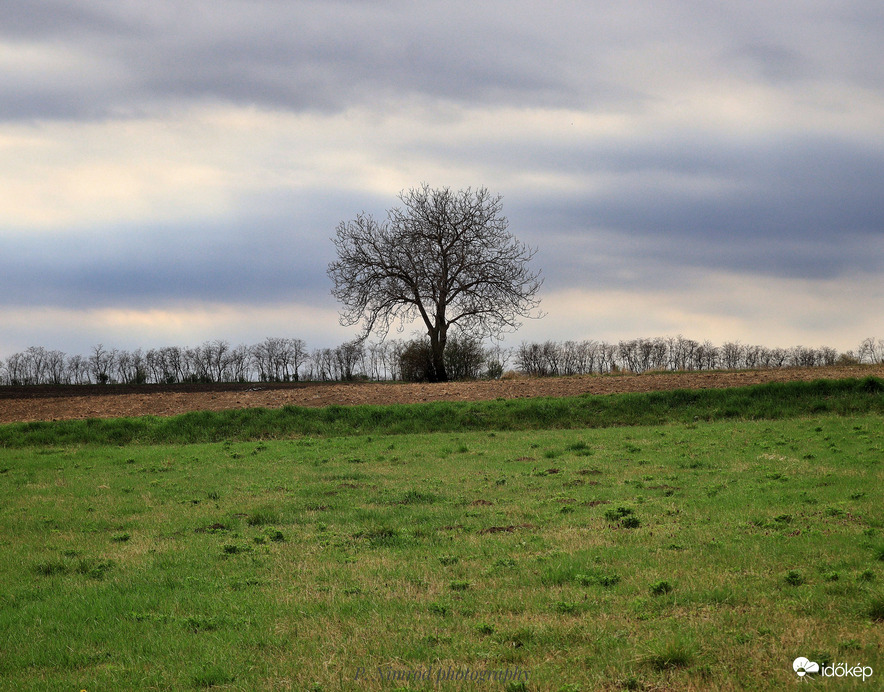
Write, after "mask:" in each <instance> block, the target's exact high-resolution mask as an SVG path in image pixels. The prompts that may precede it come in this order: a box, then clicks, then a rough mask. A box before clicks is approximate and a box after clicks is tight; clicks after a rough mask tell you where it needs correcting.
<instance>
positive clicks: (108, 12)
mask: <svg viewBox="0 0 884 692" xmlns="http://www.w3.org/2000/svg"><path fill="white" fill-rule="evenodd" d="M882 39H884V5H882V3H881V2H880V0H801V1H798V0H777V1H776V2H770V1H769V0H763V1H762V0H741V1H739V2H732V3H719V2H708V1H703V2H701V1H700V0H667V1H666V2H660V1H659V0H635V1H627V2H620V3H611V2H600V1H598V2H597V1H594V0H586V1H583V2H566V1H564V0H563V1H556V0H551V1H550V2H546V3H539V2H534V1H530V2H529V1H527V0H507V1H506V2H503V1H497V0H486V1H485V2H476V1H475V0H470V1H469V2H461V1H459V0H449V1H446V2H421V3H415V2H406V1H405V0H402V1H395V0H390V1H383V0H337V1H335V0H323V1H319V2H304V1H300V0H297V1H296V0H152V2H139V1H138V0H78V1H77V2H70V0H0V357H2V356H5V355H9V354H10V353H12V352H14V351H17V350H21V349H24V348H26V347H27V346H30V345H42V346H45V347H47V348H58V349H61V350H63V351H66V352H68V353H86V352H87V351H88V350H89V348H90V346H91V345H92V344H95V343H99V342H101V343H104V344H105V345H107V346H113V347H117V348H137V347H144V348H149V347H154V346H162V345H170V344H175V345H181V346H192V345H196V344H198V343H200V342H202V341H204V340H207V339H216V338H221V339H226V340H228V341H230V342H232V343H234V344H236V343H256V342H258V341H261V340H262V339H263V338H264V337H266V336H290V337H299V338H302V339H305V340H306V341H307V343H308V345H309V346H311V347H318V346H332V345H336V344H338V343H341V342H342V341H344V340H345V339H348V338H350V337H351V336H352V335H353V334H354V330H353V328H350V329H344V328H342V327H340V326H339V325H338V322H337V318H338V312H337V311H338V306H337V305H336V303H335V301H334V299H333V298H332V297H331V295H330V292H329V291H330V288H331V284H330V281H329V279H328V278H327V277H326V274H325V268H326V266H327V264H328V262H329V261H331V260H332V259H333V252H334V248H333V245H332V243H331V241H330V238H331V236H332V235H333V234H334V228H335V226H336V225H337V224H338V223H339V222H340V221H342V220H346V219H350V218H353V217H354V216H355V215H356V214H357V213H358V212H360V211H363V210H364V211H367V212H370V213H373V214H375V215H376V216H379V217H383V216H384V213H385V210H386V209H387V208H388V207H390V206H392V205H394V204H395V203H396V201H397V200H396V195H397V194H398V193H399V192H400V191H401V190H403V189H407V188H410V187H416V186H418V185H419V184H421V183H423V182H426V183H428V184H429V185H431V186H433V187H443V186H448V187H452V188H456V189H459V188H465V187H468V186H471V187H477V186H485V187H487V188H489V189H490V190H491V191H492V192H494V193H498V194H501V195H502V196H503V204H504V211H505V213H506V215H507V218H508V219H509V222H510V230H511V231H512V232H513V233H514V234H515V235H516V236H517V237H518V238H520V239H521V240H524V241H525V242H527V243H529V244H530V245H533V246H537V247H538V248H539V252H538V254H537V256H536V258H535V266H536V267H537V268H540V269H542V271H543V274H544V276H545V284H544V287H543V289H542V294H541V297H542V301H543V304H542V306H543V309H544V310H545V311H546V313H547V315H546V317H545V318H544V319H542V320H536V321H529V322H528V323H526V324H525V325H524V327H523V328H522V329H521V330H520V331H519V332H518V333H516V334H515V335H513V336H512V337H510V338H509V343H513V344H517V343H518V342H519V341H521V340H540V339H547V338H553V339H560V340H564V339H569V338H574V339H579V338H595V339H607V340H610V341H616V340H619V339H627V338H634V337H650V336H663V335H676V334H683V335H685V336H688V337H690V338H694V339H699V340H703V339H710V340H712V341H713V342H716V343H721V342H724V341H727V340H739V341H741V342H743V343H757V344H763V345H766V346H793V345H798V344H801V345H805V346H819V345H823V344H825V345H830V346H834V347H836V348H838V349H840V350H846V349H850V348H855V346H856V345H857V344H858V343H859V342H860V341H861V340H862V339H863V338H865V337H867V336H877V337H884V324H882V317H881V316H882V315H884V281H882V270H884V60H882V52H881V45H882Z"/></svg>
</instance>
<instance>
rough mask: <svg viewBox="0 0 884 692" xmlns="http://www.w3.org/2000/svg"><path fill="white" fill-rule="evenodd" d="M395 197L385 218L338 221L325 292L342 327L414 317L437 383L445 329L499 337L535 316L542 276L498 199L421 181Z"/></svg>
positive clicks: (384, 326) (369, 327) (370, 327)
mask: <svg viewBox="0 0 884 692" xmlns="http://www.w3.org/2000/svg"><path fill="white" fill-rule="evenodd" d="M399 200H400V202H401V203H402V205H401V206H398V207H394V208H392V209H390V210H388V211H387V218H386V219H385V220H384V221H383V222H378V221H377V220H376V219H374V218H373V217H372V216H371V215H369V214H365V213H361V214H359V215H357V216H356V218H355V219H353V220H350V221H343V222H341V223H340V224H339V225H338V227H337V231H336V236H335V238H334V243H335V247H336V249H337V255H338V258H337V260H335V261H334V262H332V263H331V264H329V267H328V275H329V277H330V278H331V279H332V281H333V282H334V288H333V289H332V294H333V295H334V296H335V297H336V298H337V299H338V300H339V301H340V302H341V303H342V304H343V306H344V309H343V311H342V313H341V323H342V324H344V325H355V324H358V323H360V322H362V323H363V326H364V331H365V334H366V335H367V334H369V333H371V332H375V333H378V334H381V335H385V334H386V333H387V332H388V331H389V329H390V327H391V326H392V325H393V324H394V323H395V322H397V321H398V322H399V323H400V325H404V324H405V323H406V322H409V321H411V320H414V319H418V318H419V319H420V320H421V321H422V322H423V325H424V326H425V327H426V330H427V336H428V338H429V342H430V349H431V353H432V361H433V362H432V365H433V372H432V373H431V379H434V380H440V381H444V380H446V379H448V378H447V373H446V370H445V363H444V359H443V354H444V351H445V345H446V343H447V338H448V331H449V329H452V328H459V329H462V330H464V331H465V332H466V333H469V334H471V335H473V336H477V337H487V336H499V335H500V334H501V333H503V332H506V331H512V330H515V329H517V328H518V327H519V326H520V325H521V319H523V318H526V317H533V316H539V315H536V314H532V313H534V311H535V310H536V308H537V307H538V305H539V300H538V298H537V292H538V290H539V289H540V286H541V284H542V283H543V282H542V279H541V277H540V272H539V271H537V272H535V271H532V270H531V269H530V268H529V266H528V265H529V263H530V261H531V259H532V258H533V257H534V255H535V253H536V249H532V248H529V247H528V246H527V245H525V244H524V243H522V242H520V241H519V240H517V239H516V238H515V237H514V236H513V235H512V234H511V233H509V231H508V230H507V227H508V221H507V219H506V217H505V216H503V214H502V204H501V197H500V196H499V195H498V196H493V195H492V194H491V193H490V192H489V191H488V190H487V189H486V188H484V187H481V188H478V189H476V190H472V189H469V188H468V189H466V190H460V191H457V192H454V191H452V190H450V189H449V188H441V189H433V188H430V187H429V186H428V185H426V184H425V185H422V186H421V187H419V188H416V189H411V190H408V191H404V192H402V193H400V195H399Z"/></svg>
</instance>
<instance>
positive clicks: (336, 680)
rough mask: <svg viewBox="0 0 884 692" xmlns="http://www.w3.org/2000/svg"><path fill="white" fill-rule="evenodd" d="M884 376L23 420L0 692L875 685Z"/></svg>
mask: <svg viewBox="0 0 884 692" xmlns="http://www.w3.org/2000/svg"><path fill="white" fill-rule="evenodd" d="M875 383H877V384H875ZM880 384H881V383H880V381H878V380H866V381H863V382H862V383H856V382H854V384H853V385H851V387H852V388H851V387H847V388H846V389H845V391H847V393H846V394H845V393H842V394H837V393H835V389H831V391H829V394H827V395H820V394H819V392H820V391H821V390H820V389H819V388H820V387H821V385H819V384H815V385H806V387H808V388H811V389H810V391H811V392H812V391H814V390H813V389H812V387H814V386H816V387H817V390H816V392H817V394H816V395H806V396H805V394H806V392H805V394H801V395H799V394H796V392H797V391H798V390H797V389H792V390H790V389H789V388H782V389H776V388H774V389H771V388H768V389H764V388H750V390H733V391H734V392H738V393H737V394H734V395H733V396H734V397H736V398H735V399H731V400H730V402H731V403H729V404H727V403H725V404H722V403H721V402H720V401H719V402H718V403H716V404H714V405H713V409H712V410H714V411H717V412H718V413H717V415H713V414H710V413H709V411H710V409H709V405H708V401H707V402H705V403H704V401H705V400H703V399H702V396H703V395H694V394H692V393H678V392H675V393H671V394H669V395H668V396H669V399H668V410H669V414H668V415H667V414H666V406H665V405H664V404H666V402H667V400H666V395H653V397H652V398H650V399H648V398H645V399H642V398H641V395H633V398H632V399H630V398H629V397H623V398H619V399H618V398H617V397H608V398H605V400H604V401H596V400H595V399H598V398H592V397H581V398H579V399H574V400H562V401H561V402H558V403H556V404H555V406H556V407H559V408H556V409H555V411H552V412H550V411H546V412H545V413H542V415H539V416H536V417H535V419H532V420H533V421H534V422H531V421H529V422H527V423H526V420H528V417H527V416H526V414H525V413H524V412H525V411H526V410H528V409H527V408H525V407H529V408H530V406H534V407H535V408H538V407H540V408H541V409H542V406H541V405H540V404H539V403H537V402H535V403H534V404H530V405H529V404H527V403H526V404H524V405H523V408H519V407H518V406H517V405H515V404H512V403H511V402H489V403H488V404H484V405H481V406H479V405H474V404H464V405H461V406H460V407H458V406H455V405H448V406H450V407H452V408H450V409H446V410H451V411H454V412H455V413H452V414H450V416H449V418H450V421H461V423H457V424H455V423H452V422H450V421H449V422H448V423H445V422H444V421H442V419H441V418H440V414H439V410H440V409H438V408H437V409H434V408H432V407H429V408H424V409H421V408H420V407H400V408H399V409H397V408H396V407H385V408H370V407H360V408H359V409H354V410H350V409H340V408H338V409H334V410H333V411H331V412H328V411H327V412H326V413H324V414H319V413H314V414H310V413H304V414H303V415H302V414H301V412H300V411H291V410H289V411H288V412H287V413H286V412H281V413H271V412H263V413H261V412H253V413H251V414H236V413H231V414H226V415H219V414H213V416H214V417H213V418H207V417H203V418H202V419H200V417H199V416H190V417H187V416H184V417H180V418H179V419H174V420H171V421H165V420H160V419H148V420H128V421H117V422H107V423H103V422H98V421H93V422H85V423H80V424H60V423H56V424H35V425H29V426H27V425H26V426H15V425H13V426H2V427H0V547H2V550H0V633H2V634H0V637H2V648H0V689H3V690H7V689H9V690H12V689H14V690H74V691H75V692H76V691H78V690H87V691H88V692H93V691H98V690H128V689H131V690H150V689H152V690H178V689H181V690H188V689H207V688H214V689H228V690H313V691H318V690H326V691H330V690H366V691H367V690H423V689H441V690H484V689H495V690H509V691H510V692H513V691H515V690H554V691H555V690H559V691H569V692H575V691H577V690H584V691H588V690H620V689H624V690H648V691H650V690H664V689H666V690H669V689H672V690H708V689H713V690H714V689H725V690H727V689H734V690H736V689H758V690H779V689H784V688H789V687H792V686H795V685H799V684H804V683H806V682H808V681H807V680H804V681H801V680H800V679H799V677H798V676H797V675H796V673H795V672H794V671H793V669H792V662H793V660H794V659H796V658H797V657H799V656H804V657H807V658H809V659H810V660H812V661H816V662H819V663H820V664H821V665H830V664H839V663H844V664H846V665H848V666H851V667H852V666H854V665H855V664H857V663H859V664H861V665H862V666H865V667H869V668H871V669H872V670H873V671H874V673H873V676H872V677H871V678H870V679H868V680H867V681H866V682H862V681H861V680H859V681H856V679H855V678H854V679H847V678H842V679H837V678H823V677H821V676H813V679H812V680H810V684H816V685H817V687H816V689H826V690H839V689H878V688H879V685H880V684H881V680H882V679H884V652H882V640H884V511H882V492H881V489H882V487H884V463H882V462H884V447H882V442H881V441H882V440H884V418H882V416H881V408H880V407H881V398H882V395H881V392H880ZM755 390H757V391H761V392H767V394H766V395H764V396H762V395H761V394H755V395H753V394H752V391H755ZM848 390H849V391H848ZM801 391H804V390H801ZM839 391H840V390H839ZM771 392H773V393H771ZM777 392H778V393H777ZM716 396H717V395H716ZM753 396H754V397H755V398H758V399H765V400H766V401H767V403H766V404H765V405H766V406H767V409H765V410H767V411H768V414H767V415H761V414H759V413H758V411H757V410H754V409H753V410H751V411H750V410H749V409H748V408H747V407H746V405H745V404H744V405H743V408H742V409H740V407H739V405H738V404H736V403H734V402H735V401H747V400H749V399H751V398H752V397H753ZM801 396H805V399H806V402H805V404H802V405H800V406H798V407H797V408H796V407H795V406H794V401H795V400H797V399H800V398H801ZM833 401H840V403H838V404H837V405H836V404H833V403H832V402H833ZM655 402H656V403H655ZM850 402H852V403H850ZM652 403H653V406H652V405H651V404H652ZM550 405H551V406H552V404H550ZM590 405H591V406H595V407H596V408H598V410H601V409H602V408H605V407H608V408H612V407H613V408H616V407H617V406H621V407H622V408H623V410H626V409H629V410H638V411H640V410H641V409H642V408H645V409H647V410H652V409H653V411H655V412H656V413H654V415H655V416H658V415H659V417H660V418H661V419H660V420H657V419H655V422H654V424H652V425H647V424H644V425H643V424H634V425H630V426H628V427H627V426H622V425H620V426H618V427H610V426H611V425H613V424H616V423H617V422H618V421H617V419H616V417H615V418H614V419H612V420H611V421H608V422H607V423H605V425H608V426H609V427H587V421H586V420H582V419H580V417H579V416H577V415H576V414H573V411H576V410H579V409H580V408H581V406H583V407H587V406H590ZM569 406H570V409H569ZM655 407H656V408H655ZM704 407H705V408H704ZM833 407H834V408H833ZM560 409H561V410H564V411H566V412H567V411H568V410H572V415H571V416H570V417H563V416H566V414H562V413H556V411H559V410H560ZM658 409H659V410H658ZM391 410H392V413H391ZM397 410H398V411H399V416H398V419H399V420H402V421H408V420H417V419H421V420H423V421H424V422H423V424H422V425H423V429H421V425H418V424H417V423H414V424H409V426H410V427H409V426H406V427H407V429H411V430H418V431H413V432H400V433H398V434H394V433H395V431H393V430H391V429H390V428H391V423H390V421H391V420H393V421H394V420H395V419H396V415H395V412H396V411H397ZM421 411H423V413H421ZM741 412H742V413H741ZM310 415H313V416H319V415H324V416H326V419H325V420H326V423H325V424H327V427H325V428H321V427H318V428H312V429H310V430H312V432H311V431H310V430H305V429H300V430H298V429H296V428H297V425H301V426H302V428H303V427H304V425H305V424H303V423H298V424H297V425H295V424H290V425H289V426H288V427H284V426H282V424H281V423H279V420H280V418H278V417H279V416H283V417H286V419H287V420H288V419H292V418H298V420H301V418H303V417H305V416H307V417H309V416H310ZM600 415H601V414H600ZM237 416H238V417H239V418H237ZM348 416H349V417H351V418H352V417H356V418H358V420H359V421H361V423H360V424H359V425H355V426H354V425H353V424H352V420H351V424H350V425H349V426H347V425H345V424H344V423H340V420H350V419H348V418H347V417H348ZM336 417H337V418H336ZM305 419H306V418H305ZM750 419H754V420H750ZM194 420H203V421H204V423H205V426H204V427H203V428H202V429H199V426H196V425H195V424H194V422H193V421H194ZM237 420H239V421H240V425H239V426H237V423H236V421H237ZM246 420H249V421H251V423H249V424H248V425H246V424H245V423H244V422H243V421H246ZM274 420H276V421H277V426H278V427H276V428H274V424H273V421H274ZM335 420H339V422H338V423H335V422H334V421H335ZM255 421H263V422H261V423H256V422H255ZM329 421H331V422H330V423H329ZM463 421H466V423H463ZM477 421H478V422H477ZM545 421H546V422H545ZM596 422H598V421H596ZM629 422H633V423H635V422H636V421H633V420H631V419H630V421H629ZM638 422H641V421H638ZM314 424H315V421H314V422H313V423H310V425H314ZM316 425H318V424H316ZM78 426H79V427H78ZM213 426H214V427H213ZM335 426H337V427H335ZM434 426H435V427H434ZM446 426H447V427H446ZM357 427H358V430H357V429H356V428H357ZM440 428H441V429H442V431H436V432H433V431H432V430H434V429H436V430H438V429H440ZM160 429H162V430H164V431H166V432H162V433H161V432H158V431H159V430H160ZM173 429H174V430H177V432H176V433H175V435H177V438H176V440H175V441H174V442H161V441H159V440H161V439H163V438H164V437H165V438H169V437H170V435H169V432H168V431H169V430H173ZM101 430H104V431H105V432H103V433H101V434H98V433H96V431H101ZM107 430H111V431H113V430H116V431H118V432H117V433H113V432H112V433H111V434H110V436H109V437H108V435H107V434H106V433H107ZM120 430H126V431H129V432H128V435H129V437H128V438H118V437H117V435H119V431H120ZM187 430H190V431H191V432H190V433H188V432H187ZM72 431H73V432H72ZM188 434H190V435H191V436H192V437H193V438H194V439H200V440H203V439H210V440H219V441H202V442H190V443H189V442H187V441H186V438H187V435H188ZM102 435H104V436H105V437H102ZM171 437H175V436H171ZM269 438H273V439H269ZM96 440H97V441H96ZM457 674H460V675H461V676H464V675H472V676H473V677H472V679H470V678H469V677H467V679H454V678H455V677H456V675H457ZM357 676H358V678H357ZM446 676H450V677H451V679H447V680H446V679H445V678H446ZM502 676H508V677H509V678H510V679H508V680H502V679H500V678H501V677H502ZM421 678H423V679H421ZM479 678H483V679H482V680H480V679H479Z"/></svg>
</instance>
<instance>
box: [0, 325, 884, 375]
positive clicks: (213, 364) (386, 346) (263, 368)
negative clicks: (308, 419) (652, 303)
mask: <svg viewBox="0 0 884 692" xmlns="http://www.w3.org/2000/svg"><path fill="white" fill-rule="evenodd" d="M861 363H884V339H875V338H867V339H864V340H863V341H862V343H860V345H859V346H858V347H857V348H856V349H855V350H850V351H846V352H844V353H839V352H838V351H837V350H836V349H834V348H831V347H828V346H820V347H818V348H808V347H804V346H794V347H791V348H767V347H764V346H757V345H749V344H741V343H739V342H727V343H724V344H721V345H714V344H712V343H711V342H709V341H703V342H699V341H695V340H693V339H687V338H685V337H683V336H675V337H657V338H651V339H632V340H627V341H620V342H618V343H609V342H606V341H594V340H582V341H563V342H558V341H546V342H543V343H536V342H535V343H526V342H523V343H522V344H521V345H519V346H518V347H515V348H511V349H506V348H502V347H501V346H499V345H493V346H490V347H489V346H487V345H486V344H484V343H483V342H482V341H481V340H480V339H478V338H476V337H471V336H469V335H453V336H451V337H450V338H449V341H448V346H447V348H446V351H445V368H446V371H447V372H448V375H449V377H450V378H451V379H458V380H465V379H479V378H492V379H493V378H499V377H501V376H504V374H505V373H506V372H507V371H508V368H509V367H510V365H512V367H513V368H514V370H515V371H516V372H519V373H522V374H524V375H529V376H534V377H554V376H562V375H583V374H605V373H612V372H634V373H642V372H648V371H657V370H660V371H675V370H716V369H726V370H739V369H754V368H783V367H816V366H826V365H849V364H861ZM433 368H434V363H433V352H432V348H431V345H430V343H429V340H428V339H426V338H418V339H412V340H383V341H378V342H374V343H366V341H365V340H364V339H354V340H352V341H347V342H345V343H343V344H341V345H339V346H337V347H334V348H318V349H312V350H311V349H308V348H307V345H306V343H305V342H304V341H303V340H302V339H294V338H277V337H268V338H267V339H265V340H264V341H262V342H261V343H258V344H254V345H251V346H249V345H239V346H231V344H230V343H229V342H227V341H224V340H220V339H217V340H214V341H206V342H204V343H203V344H200V345H199V346H196V347H193V348H183V347H180V346H167V347H163V348H156V349H149V350H147V351H144V350H142V349H136V350H134V351H128V350H124V349H116V348H106V347H105V346H104V345H103V344H98V345H96V346H94V347H93V348H92V350H91V351H90V352H89V353H88V354H87V355H67V354H65V353H64V352H62V351H58V350H49V349H46V348H43V347H42V346H31V347H29V348H27V349H25V350H24V351H21V352H19V353H14V354H12V355H11V356H9V357H8V358H6V359H5V360H0V383H2V384H5V385H39V384H51V385H69V384H74V385H76V384H151V383H154V384H176V383H187V382H190V383H215V382H297V381H353V380H359V379H365V380H394V381H395V380H405V381H426V380H430V379H432V376H431V374H432V372H433Z"/></svg>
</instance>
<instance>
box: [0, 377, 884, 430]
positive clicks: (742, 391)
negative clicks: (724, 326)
mask: <svg viewBox="0 0 884 692" xmlns="http://www.w3.org/2000/svg"><path fill="white" fill-rule="evenodd" d="M882 392H884V381H882V380H881V379H879V378H875V377H867V378H865V379H846V380H817V381H815V382H785V383H769V384H762V385H756V386H751V387H740V388H733V389H708V390H675V391H669V392H651V393H646V394H618V395H608V396H590V395H584V396H579V397H571V398H558V399H552V398H537V399H510V400H502V399H499V400H496V401H487V402H473V403H464V402H436V403H428V404H414V405H409V406H401V405H394V406H347V407H344V406H328V407H325V408H304V407H297V406H286V407H284V408H282V409H273V410H268V409H262V408H253V409H236V410H229V411H220V412H211V411H204V412H198V413H187V414H183V415H179V416H173V417H169V418H157V417H153V416H144V417H140V418H117V419H96V418H93V419H87V420H72V421H58V422H35V423H16V424H7V425H0V447H4V446H5V447H23V446H28V445H43V444H131V443H141V444H157V443H178V444H185V443H194V442H220V441H224V440H230V439H235V440H260V439H281V438H288V437H292V436H295V435H350V434H370V433H375V434H401V433H421V432H462V431H468V430H544V429H551V428H555V429H561V428H587V427H591V428H598V427H608V426H615V425H616V426H622V425H652V424H655V423H670V422H684V423H689V422H692V421H695V420H703V421H714V420H729V419H745V420H759V419H771V420H773V419H779V418H787V417H795V416H801V415H808V414H818V413H837V414H841V415H846V414H856V413H870V412H876V413H884V396H882Z"/></svg>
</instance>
